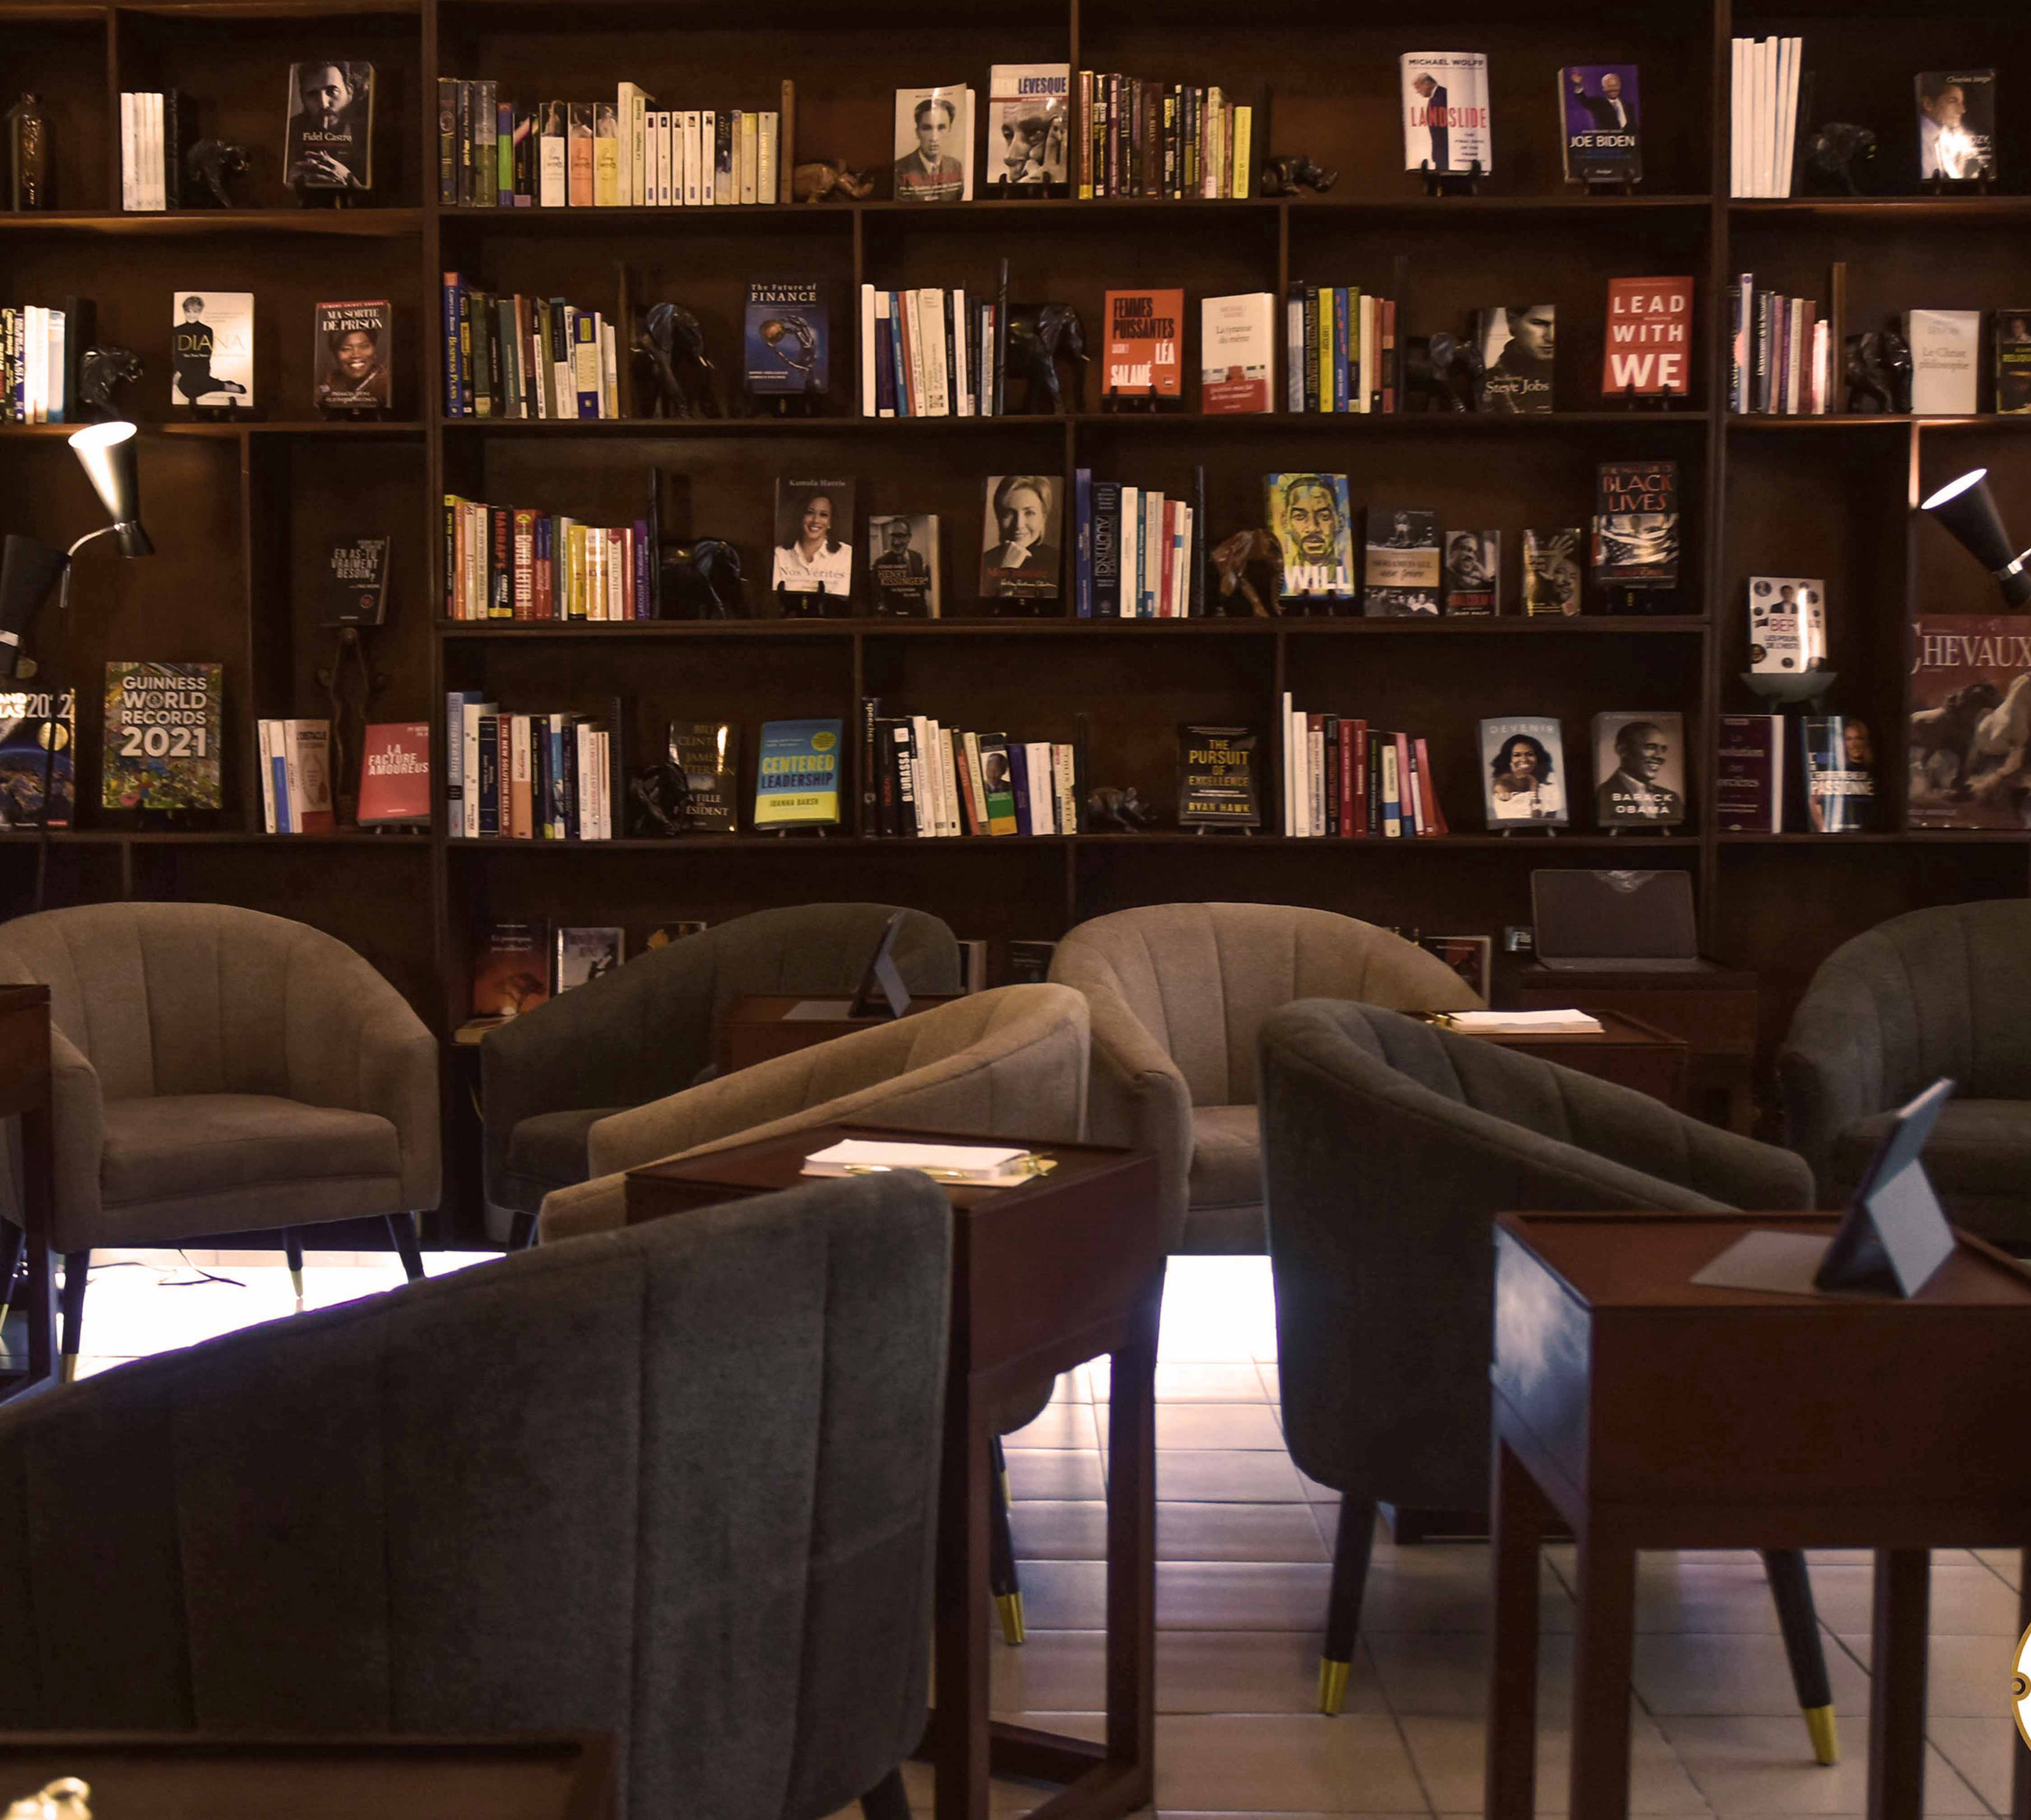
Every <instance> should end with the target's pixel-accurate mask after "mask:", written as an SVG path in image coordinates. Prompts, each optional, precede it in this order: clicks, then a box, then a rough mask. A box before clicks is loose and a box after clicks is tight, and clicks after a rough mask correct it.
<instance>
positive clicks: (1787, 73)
mask: <svg viewBox="0 0 2031 1820" xmlns="http://www.w3.org/2000/svg"><path fill="white" fill-rule="evenodd" d="M1795 43H1797V40H1796V39H1791V38H1779V39H1778V40H1777V86H1776V90H1775V91H1774V92H1773V93H1772V95H1771V97H1770V101H1771V106H1770V193H1771V195H1772V196H1782V195H1783V193H1784V169H1785V159H1784V121H1785V117H1786V116H1787V114H1788V112H1789V111H1790V106H1789V96H1790V94H1791V84H1792V81H1793V80H1794V77H1795V76H1796V75H1797V73H1798V66H1797V65H1796V63H1795V62H1794V61H1793V59H1794V57H1795V55H1796V53H1795V52H1794V50H1793V48H1792V47H1793V46H1794V44H1795Z"/></svg>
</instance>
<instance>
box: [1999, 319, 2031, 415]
mask: <svg viewBox="0 0 2031 1820" xmlns="http://www.w3.org/2000/svg"><path fill="white" fill-rule="evenodd" d="M1994 333H1995V346H1996V409H1997V410H1998V411H1999V412H2003V414H2004V415H2006V416H2017V415H2018V414H2019V413H2021V412H2025V411H2031V308H2026V309H2021V310H1998V311H1996V327H1995V331H1994Z"/></svg>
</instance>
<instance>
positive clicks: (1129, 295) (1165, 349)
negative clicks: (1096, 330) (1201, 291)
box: [1100, 290, 1185, 398]
mask: <svg viewBox="0 0 2031 1820" xmlns="http://www.w3.org/2000/svg"><path fill="white" fill-rule="evenodd" d="M1106 311H1107V352H1106V357H1105V360H1104V361H1103V362H1102V364H1101V386H1100V390H1101V396H1102V397H1109V398H1136V397H1155V398H1176V397H1179V396H1180V395H1181V394H1182V392H1183V378H1184V363H1183V356H1182V355H1181V353H1180V352H1179V350H1180V349H1182V347H1183V344H1184V314H1185V293H1183V291H1182V290H1161V291H1109V293H1107V300H1106Z"/></svg>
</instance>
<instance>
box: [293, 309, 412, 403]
mask: <svg viewBox="0 0 2031 1820" xmlns="http://www.w3.org/2000/svg"><path fill="white" fill-rule="evenodd" d="M315 315H316V320H317V332H316V343H315V347H314V348H313V349H312V350H311V352H312V357H313V358H314V359H315V361H316V363H317V367H316V371H317V375H318V379H317V397H316V399H315V403H316V404H317V405H318V406H319V408H320V409H322V410H326V411H385V410H386V409H387V408H388V406H389V393H390V392H391V390H392V388H393V367H394V357H395V319H394V312H393V310H392V309H391V308H389V302H388V300H387V299H386V297H381V298H378V299H375V300H373V301H371V302H367V303H357V304H319V305H318V306H317V308H316V311H315Z"/></svg>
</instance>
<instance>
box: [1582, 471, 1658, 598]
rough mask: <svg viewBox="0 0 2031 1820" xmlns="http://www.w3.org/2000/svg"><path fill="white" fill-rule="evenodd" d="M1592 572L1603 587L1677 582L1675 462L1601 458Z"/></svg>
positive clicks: (1596, 485) (1596, 492)
mask: <svg viewBox="0 0 2031 1820" xmlns="http://www.w3.org/2000/svg"><path fill="white" fill-rule="evenodd" d="M1593 575H1594V580H1596V581H1597V583H1599V584H1601V586H1603V587H1675V586H1676V585H1677V583H1678V580H1679V464H1678V463H1677V462H1675V461H1604V462H1602V463H1601V466H1600V467H1599V468H1597V469H1596V471H1595V475H1594V517H1593Z"/></svg>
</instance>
